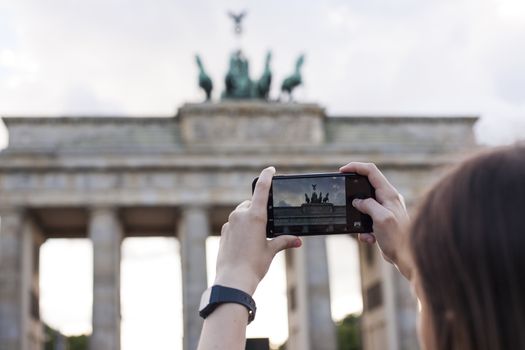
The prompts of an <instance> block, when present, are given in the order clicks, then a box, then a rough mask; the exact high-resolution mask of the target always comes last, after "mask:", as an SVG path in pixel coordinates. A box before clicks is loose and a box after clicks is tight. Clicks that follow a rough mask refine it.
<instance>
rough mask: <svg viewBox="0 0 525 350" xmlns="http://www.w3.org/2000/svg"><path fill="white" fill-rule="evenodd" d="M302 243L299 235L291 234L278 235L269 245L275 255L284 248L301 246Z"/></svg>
mask: <svg viewBox="0 0 525 350" xmlns="http://www.w3.org/2000/svg"><path fill="white" fill-rule="evenodd" d="M302 244H303V242H302V241H301V239H300V238H299V237H296V236H289V235H283V236H278V237H275V238H274V239H272V240H271V241H268V246H269V247H270V249H271V250H272V252H273V255H275V254H277V253H279V252H280V251H281V250H284V249H288V248H299V247H300V246H301V245H302Z"/></svg>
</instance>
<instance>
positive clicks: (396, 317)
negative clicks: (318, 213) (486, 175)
mask: <svg viewBox="0 0 525 350" xmlns="http://www.w3.org/2000/svg"><path fill="white" fill-rule="evenodd" d="M475 121H476V118H474V117H424V116H422V117H415V116H412V117H360V116H350V117H349V116H346V117H345V116H341V117H328V116H326V114H325V111H324V109H323V108H321V107H319V106H318V105H316V104H298V103H272V102H256V101H245V102H221V103H211V102H208V103H202V104H186V105H184V106H183V107H181V108H180V109H179V111H178V113H177V115H176V116H175V117H149V116H147V117H142V118H131V117H128V118H125V117H103V118H102V117H89V116H86V117H56V118H51V117H45V118H44V117H34V118H21V117H6V118H3V122H4V123H5V124H6V126H7V129H8V133H9V145H8V147H7V149H5V150H4V151H2V152H1V153H0V218H1V222H0V225H1V226H0V349H5V350H28V349H42V348H43V324H42V321H41V320H40V315H39V276H38V271H39V247H40V246H41V244H42V243H43V242H44V241H45V240H46V239H49V238H57V237H59V238H78V237H87V238H89V239H90V240H91V242H92V244H93V254H94V256H93V316H92V323H93V333H92V335H91V339H90V348H91V349H92V350H106V349H107V350H110V349H111V350H118V349H120V258H121V251H120V250H121V242H122V240H123V239H124V238H125V237H135V236H147V237H149V236H169V237H176V238H177V239H178V240H179V241H180V243H181V260H182V276H183V278H182V290H183V315H182V317H183V320H184V321H183V327H184V340H183V344H184V349H185V350H190V349H195V348H196V344H197V341H198V337H199V333H200V330H201V324H202V323H201V322H202V321H201V319H200V318H199V316H198V312H197V311H198V310H197V309H198V303H199V298H200V295H201V292H202V291H203V290H204V289H205V288H206V287H207V279H206V251H205V240H206V238H207V237H208V236H210V235H217V234H219V233H220V228H221V226H222V224H223V223H224V222H225V221H226V220H227V217H228V214H229V212H230V211H231V210H232V209H233V208H234V207H235V206H236V205H237V204H238V203H239V202H241V201H243V200H245V199H247V198H249V196H250V194H251V182H252V179H253V178H254V177H255V176H256V175H257V174H258V173H259V171H260V170H261V169H262V168H263V167H266V166H268V165H274V166H276V168H277V170H278V172H280V173H299V172H327V171H331V172H332V171H337V169H338V168H339V167H340V166H341V165H343V164H345V163H347V162H349V161H351V160H355V161H370V162H375V163H377V164H378V166H379V167H380V168H381V169H382V170H383V171H384V172H385V173H386V176H387V177H388V178H389V179H391V181H392V182H393V183H394V184H395V185H396V186H397V187H398V188H399V189H400V191H401V193H403V194H404V196H405V197H406V199H407V201H408V204H409V206H413V205H414V203H416V201H417V198H418V197H419V196H420V195H421V194H422V192H423V191H424V190H425V189H426V188H427V187H428V185H429V183H431V182H432V181H434V179H436V177H437V176H438V175H439V173H440V171H441V169H442V168H443V166H446V165H448V164H450V163H453V162H454V161H455V160H456V159H458V157H459V156H460V155H461V154H462V153H465V152H468V151H469V150H471V149H472V148H473V147H475V146H476V143H475V139H474V135H473V129H472V128H473V125H474V123H475ZM326 254H327V253H326V246H325V237H323V236H318V237H308V238H306V239H305V240H304V246H303V248H301V249H297V250H294V251H290V252H288V253H287V255H286V265H287V267H286V272H287V287H288V322H289V340H288V343H287V344H288V349H289V350H334V349H336V338H335V326H334V322H333V321H332V318H331V313H330V293H329V291H330V290H329V275H328V265H327V256H326ZM360 263H361V280H362V291H363V301H364V303H363V305H364V310H363V323H362V327H363V339H364V348H365V349H393V350H397V349H416V348H417V342H416V335H415V334H416V333H415V317H416V312H417V311H416V310H417V308H416V304H415V302H414V299H413V297H412V296H411V294H410V292H409V287H408V285H407V283H406V282H405V281H403V280H402V278H401V277H400V275H399V274H398V273H397V271H396V270H395V269H394V268H392V267H391V266H390V265H388V264H386V263H384V262H383V261H382V259H381V258H380V254H379V253H378V252H377V249H376V248H373V247H372V248H371V247H364V246H363V245H360ZM167 278H169V277H168V276H167Z"/></svg>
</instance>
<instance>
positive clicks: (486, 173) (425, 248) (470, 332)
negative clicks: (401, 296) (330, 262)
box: [409, 144, 525, 350]
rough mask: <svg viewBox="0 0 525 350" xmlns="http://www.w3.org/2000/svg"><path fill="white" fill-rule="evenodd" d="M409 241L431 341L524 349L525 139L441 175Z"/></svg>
mask: <svg viewBox="0 0 525 350" xmlns="http://www.w3.org/2000/svg"><path fill="white" fill-rule="evenodd" d="M409 244H410V249H411V254H412V256H413V258H414V263H415V266H416V271H417V277H418V279H419V282H420V286H421V289H422V291H423V296H424V299H425V302H424V305H426V307H427V308H428V315H429V319H430V320H431V322H430V333H431V337H430V339H425V340H424V342H425V344H426V345H427V346H428V349H433V350H443V349H461V350H474V349H476V350H484V349H486V350H489V349H490V350H507V349H525V144H522V145H516V146H512V147H505V148H498V149H496V150H493V151H490V152H488V153H483V154H480V155H478V156H476V157H474V158H472V159H470V160H468V161H466V162H464V163H462V164H461V165H460V166H459V167H458V168H456V169H455V170H454V171H452V172H451V173H450V174H449V175H448V176H446V177H445V178H443V179H442V180H441V181H440V182H439V183H438V184H437V185H436V186H435V187H434V188H433V189H432V190H431V191H430V192H429V194H428V195H427V197H426V199H425V200H424V201H423V203H422V206H421V208H420V211H419V213H418V215H417V217H416V218H415V220H414V222H413V225H412V230H411V235H410V240H409Z"/></svg>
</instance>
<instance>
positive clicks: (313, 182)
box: [252, 173, 375, 238]
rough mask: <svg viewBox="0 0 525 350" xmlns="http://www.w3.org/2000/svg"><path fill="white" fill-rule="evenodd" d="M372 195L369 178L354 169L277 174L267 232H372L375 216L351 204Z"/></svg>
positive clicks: (273, 181)
mask: <svg viewBox="0 0 525 350" xmlns="http://www.w3.org/2000/svg"><path fill="white" fill-rule="evenodd" d="M257 179H258V178H255V179H254V180H253V183H252V192H253V190H254V189H255V184H256V183H257ZM370 197H371V198H375V194H374V188H373V187H372V185H371V184H370V182H369V181H368V178H367V177H366V176H362V175H358V174H355V173H323V174H301V175H276V176H274V177H273V179H272V186H271V188H270V193H269V197H268V205H267V210H268V223H267V226H266V235H267V237H269V238H271V237H276V236H279V235H286V234H290V235H297V236H312V235H329V234H340V233H347V234H348V233H367V232H372V218H371V217H370V216H368V215H366V214H362V213H361V212H359V211H358V210H357V209H355V208H354V207H353V206H352V200H354V199H355V198H361V199H365V198H370Z"/></svg>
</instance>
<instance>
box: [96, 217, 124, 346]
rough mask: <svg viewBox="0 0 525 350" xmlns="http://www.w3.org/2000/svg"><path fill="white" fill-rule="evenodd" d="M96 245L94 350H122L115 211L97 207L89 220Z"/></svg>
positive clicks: (118, 234)
mask: <svg viewBox="0 0 525 350" xmlns="http://www.w3.org/2000/svg"><path fill="white" fill-rule="evenodd" d="M89 237H90V238H91V241H92V243H93V316H92V317H93V321H92V322H93V333H92V335H91V338H90V343H89V346H90V349H91V350H119V349H120V318H121V315H120V246H121V242H122V239H123V232H122V227H121V223H120V221H119V218H118V215H117V211H116V209H115V208H94V209H92V210H91V216H90V221H89Z"/></svg>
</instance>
